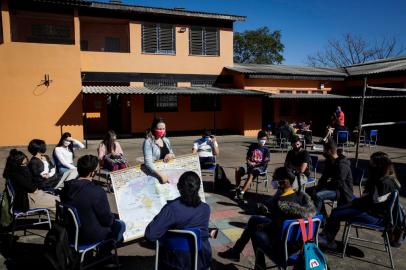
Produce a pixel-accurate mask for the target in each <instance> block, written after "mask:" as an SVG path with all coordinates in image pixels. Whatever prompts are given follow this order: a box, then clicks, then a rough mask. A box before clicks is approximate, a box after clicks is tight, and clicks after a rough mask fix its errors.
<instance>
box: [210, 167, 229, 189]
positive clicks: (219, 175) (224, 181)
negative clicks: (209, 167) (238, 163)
mask: <svg viewBox="0 0 406 270" xmlns="http://www.w3.org/2000/svg"><path fill="white" fill-rule="evenodd" d="M231 187H232V184H231V182H230V180H228V178H227V176H226V172H225V171H224V169H223V167H221V166H220V165H218V164H217V165H216V168H215V170H214V189H216V190H217V191H219V192H227V191H229V190H230V189H231Z"/></svg>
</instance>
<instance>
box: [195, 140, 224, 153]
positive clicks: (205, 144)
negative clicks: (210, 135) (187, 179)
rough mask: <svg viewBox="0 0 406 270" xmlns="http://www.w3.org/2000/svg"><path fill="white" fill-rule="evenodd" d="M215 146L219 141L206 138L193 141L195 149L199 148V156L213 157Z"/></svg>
mask: <svg viewBox="0 0 406 270" xmlns="http://www.w3.org/2000/svg"><path fill="white" fill-rule="evenodd" d="M215 147H218V143H217V142H214V143H213V141H212V140H211V139H208V140H207V139H206V138H200V139H198V140H196V141H195V142H194V143H193V149H194V150H197V154H198V155H199V157H212V156H213V148H215Z"/></svg>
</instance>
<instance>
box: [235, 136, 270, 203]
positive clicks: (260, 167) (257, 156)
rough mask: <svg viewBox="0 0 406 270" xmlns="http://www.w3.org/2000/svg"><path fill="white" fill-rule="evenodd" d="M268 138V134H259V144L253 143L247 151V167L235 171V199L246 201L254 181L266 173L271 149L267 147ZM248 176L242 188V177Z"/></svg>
mask: <svg viewBox="0 0 406 270" xmlns="http://www.w3.org/2000/svg"><path fill="white" fill-rule="evenodd" d="M267 139H268V137H267V135H266V132H265V131H263V130H261V131H259V132H258V136H257V140H258V141H257V142H256V143H252V144H251V145H250V147H249V148H248V151H247V156H246V162H247V163H246V165H245V166H244V167H239V168H237V169H236V170H235V184H236V186H237V189H236V195H235V199H236V200H238V201H244V193H245V192H246V191H247V190H248V188H249V186H250V184H251V182H252V180H253V179H254V178H255V177H257V176H258V175H260V174H261V173H263V172H265V171H266V168H267V166H268V162H269V149H268V147H266V146H265V143H266V141H267ZM245 174H247V181H245V184H244V186H243V187H240V184H241V177H243V176H244V175H245Z"/></svg>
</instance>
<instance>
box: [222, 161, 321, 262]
mask: <svg viewBox="0 0 406 270" xmlns="http://www.w3.org/2000/svg"><path fill="white" fill-rule="evenodd" d="M273 179H274V180H276V181H277V182H278V192H277V193H276V195H275V198H274V199H273V200H272V202H271V205H270V208H269V215H268V216H252V217H251V218H250V219H249V221H248V224H247V226H246V227H245V229H244V231H243V233H242V235H241V236H240V238H239V239H238V240H237V242H236V243H235V245H234V246H233V247H232V248H230V249H228V250H226V251H224V252H220V253H219V254H218V255H219V256H220V257H222V258H225V259H230V260H233V261H239V260H240V254H241V252H242V251H243V250H244V248H245V246H246V245H247V244H248V242H249V240H250V239H252V245H253V247H254V251H256V249H257V248H258V247H261V248H262V249H264V250H271V252H275V253H277V254H279V252H280V250H281V249H280V247H281V245H282V243H281V239H280V233H279V232H280V231H281V229H282V224H283V222H284V221H285V220H288V219H298V218H305V217H309V216H314V215H315V214H316V209H315V207H314V204H313V202H312V200H311V198H310V197H309V196H308V195H307V194H305V193H303V192H295V191H294V190H293V188H292V184H293V183H294V181H295V177H294V176H292V175H291V174H289V173H288V172H287V170H286V168H285V167H280V168H277V169H276V170H275V172H274V175H273ZM292 248H293V249H296V248H300V247H292ZM256 259H257V263H258V265H260V266H264V264H265V258H264V257H263V255H262V256H261V257H260V258H256Z"/></svg>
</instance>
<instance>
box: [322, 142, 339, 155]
mask: <svg viewBox="0 0 406 270" xmlns="http://www.w3.org/2000/svg"><path fill="white" fill-rule="evenodd" d="M323 148H324V151H331V152H333V153H337V145H336V144H335V142H333V141H331V140H330V141H327V142H326V143H325V144H324V145H323Z"/></svg>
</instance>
